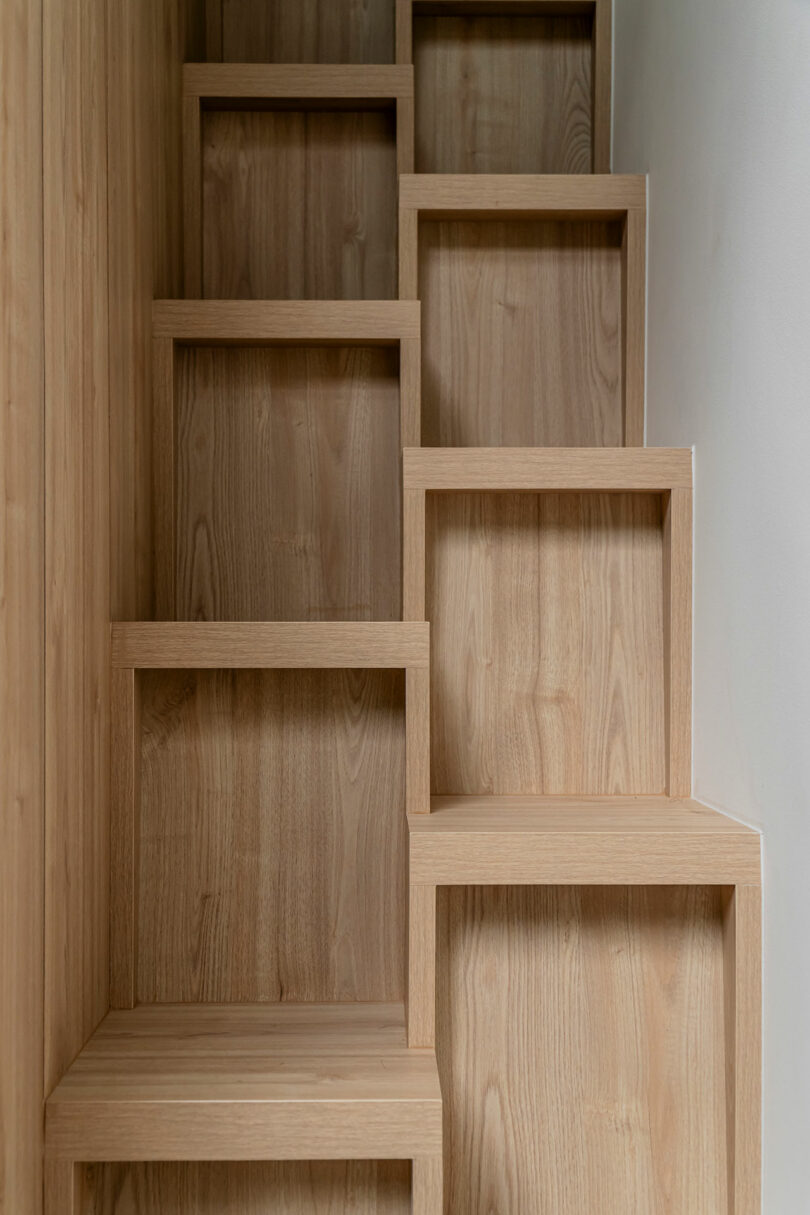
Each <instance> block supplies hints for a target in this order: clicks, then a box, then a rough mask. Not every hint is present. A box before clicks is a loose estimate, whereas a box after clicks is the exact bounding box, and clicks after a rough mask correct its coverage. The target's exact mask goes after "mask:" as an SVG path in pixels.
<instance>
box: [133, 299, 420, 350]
mask: <svg viewBox="0 0 810 1215" xmlns="http://www.w3.org/2000/svg"><path fill="white" fill-rule="evenodd" d="M420 313H421V306H420V304H419V302H418V301H415V300H155V301H154V302H153V304H152V336H153V337H155V338H171V339H173V340H174V341H177V342H212V343H220V342H221V343H229V342H231V343H235V344H236V343H239V342H267V343H279V344H284V343H294V342H298V343H315V342H324V343H337V342H340V343H370V344H385V345H395V344H397V343H398V342H400V341H403V340H408V339H417V338H418V337H419V334H420Z"/></svg>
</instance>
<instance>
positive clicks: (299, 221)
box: [202, 110, 397, 299]
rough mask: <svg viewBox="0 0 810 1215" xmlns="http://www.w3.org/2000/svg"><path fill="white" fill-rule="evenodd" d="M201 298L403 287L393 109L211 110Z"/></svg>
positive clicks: (372, 295)
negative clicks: (399, 265)
mask: <svg viewBox="0 0 810 1215" xmlns="http://www.w3.org/2000/svg"><path fill="white" fill-rule="evenodd" d="M202 145H203V146H202V173H203V179H202V180H203V192H202V197H203V237H202V250H203V253H202V256H203V277H202V284H203V292H202V293H203V295H205V296H208V297H213V298H221V299H386V298H394V297H395V296H396V294H397V277H396V222H397V218H396V212H397V150H396V119H395V116H394V114H393V112H388V111H356V112H340V113H323V112H319V111H295V112H259V111H219V110H216V111H214V110H212V111H203V138H202Z"/></svg>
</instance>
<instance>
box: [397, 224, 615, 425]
mask: <svg viewBox="0 0 810 1215" xmlns="http://www.w3.org/2000/svg"><path fill="white" fill-rule="evenodd" d="M620 240H621V236H620V232H619V230H618V227H617V226H616V225H611V224H605V223H549V222H538V221H529V220H525V221H520V222H517V221H515V220H510V221H508V222H503V223H501V222H494V221H486V222H483V223H481V222H460V221H458V220H455V221H450V222H431V223H428V222H423V223H422V224H421V225H420V227H419V271H418V275H419V278H418V281H419V287H418V291H419V296H420V299H421V300H422V304H423V325H422V335H423V336H422V341H423V361H422V433H423V439H422V441H423V443H425V444H426V445H428V446H443V447H483V446H495V445H499V444H503V445H504V446H512V447H515V446H519V445H523V446H527V447H551V446H560V447H574V446H579V447H597V446H606V447H616V446H618V445H620V444H621V443H622V441H623V429H624V427H623V395H624V388H623V374H622V340H621V339H622V327H621V299H622V286H621V247H620Z"/></svg>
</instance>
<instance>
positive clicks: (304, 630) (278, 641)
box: [112, 621, 429, 670]
mask: <svg viewBox="0 0 810 1215" xmlns="http://www.w3.org/2000/svg"><path fill="white" fill-rule="evenodd" d="M428 634H429V628H428V625H426V624H419V623H409V624H403V623H401V622H394V623H391V624H380V623H377V622H372V623H361V624H353V623H337V624H331V623H317V624H297V623H290V622H287V621H282V622H278V623H274V624H266V623H257V624H245V623H233V624H193V623H177V622H171V621H167V622H166V623H140V624H137V623H136V624H114V625H113V626H112V649H113V665H114V666H116V667H140V668H155V669H157V668H164V669H174V670H192V669H194V668H204V667H208V668H213V669H217V668H235V667H243V668H245V667H246V668H253V669H259V668H262V667H276V668H282V667H286V668H294V667H299V668H301V667H318V668H325V667H343V668H353V667H372V668H375V667H379V668H382V667H403V668H404V667H411V666H413V667H426V666H427V664H428Z"/></svg>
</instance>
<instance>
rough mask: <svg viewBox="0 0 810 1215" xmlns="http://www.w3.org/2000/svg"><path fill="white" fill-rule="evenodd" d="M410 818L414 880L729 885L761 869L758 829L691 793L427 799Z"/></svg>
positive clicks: (749, 878) (752, 878) (754, 876)
mask: <svg viewBox="0 0 810 1215" xmlns="http://www.w3.org/2000/svg"><path fill="white" fill-rule="evenodd" d="M408 824H409V832H410V866H409V873H410V881H411V884H412V885H413V883H419V882H425V883H428V884H430V885H431V886H432V885H433V884H436V885H442V886H444V885H447V886H454V885H462V886H463V885H467V886H472V885H541V884H548V883H551V884H553V885H569V884H570V885H583V886H585V885H603V884H604V885H628V886H629V885H674V884H679V885H681V884H683V885H707V884H711V885H713V886H714V885H734V884H736V883H738V882H758V881H759V873H760V867H761V856H760V846H761V840H760V837H759V835H758V833H757V832H756V831H753V830H752V829H751V828H750V827H745V826H743V825H742V824H741V823H737V822H735V821H734V820H733V819H730V818H727V817H726V816H725V815H723V814H719V813H718V812H717V811H715V810H710V809H709V808H708V807H706V806H702V805H701V804H700V803H699V802H694V801H690V800H688V799H680V800H670V799H669V798H662V797H658V798H631V799H623V798H590V799H586V800H584V801H583V800H582V799H580V798H573V797H572V798H560V799H554V798H531V797H489V798H487V797H434V798H433V799H432V803H431V813H430V814H427V815H409V816H408Z"/></svg>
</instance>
